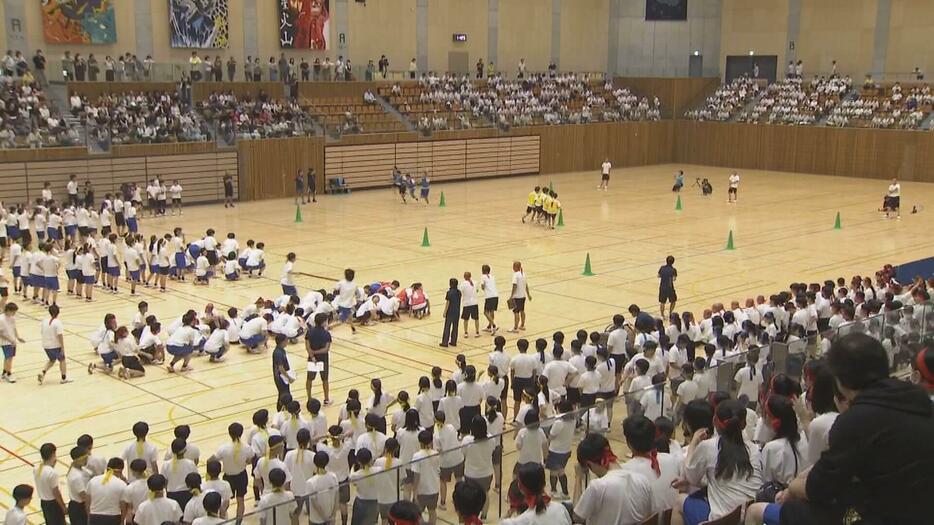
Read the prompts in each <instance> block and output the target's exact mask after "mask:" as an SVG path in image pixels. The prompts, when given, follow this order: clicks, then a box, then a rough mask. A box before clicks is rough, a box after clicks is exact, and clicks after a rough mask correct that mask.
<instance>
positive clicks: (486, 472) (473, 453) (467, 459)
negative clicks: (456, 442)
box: [461, 435, 496, 479]
mask: <svg viewBox="0 0 934 525" xmlns="http://www.w3.org/2000/svg"><path fill="white" fill-rule="evenodd" d="M461 444H462V445H464V448H463V449H462V450H463V451H464V475H465V476H467V477H468V478H475V479H480V478H485V477H487V476H492V475H493V449H494V448H496V440H495V439H493V438H490V439H484V440H483V441H476V440H475V439H474V437H473V436H470V435H469V436H464V439H463V440H461ZM468 445H469V446H468Z"/></svg>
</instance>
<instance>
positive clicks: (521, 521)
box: [500, 463, 571, 525]
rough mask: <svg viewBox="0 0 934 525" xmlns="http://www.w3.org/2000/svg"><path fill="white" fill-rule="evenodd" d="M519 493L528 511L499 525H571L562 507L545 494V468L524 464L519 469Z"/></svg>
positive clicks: (569, 517) (569, 518)
mask: <svg viewBox="0 0 934 525" xmlns="http://www.w3.org/2000/svg"><path fill="white" fill-rule="evenodd" d="M518 481H519V491H520V492H522V496H523V497H524V498H525V502H526V505H528V507H529V508H528V510H526V511H525V512H524V513H522V514H520V515H519V516H516V517H515V518H508V519H504V520H503V521H501V522H500V523H501V525H571V516H570V514H568V510H567V509H566V508H565V507H564V505H562V504H560V503H557V502H553V501H551V498H550V497H548V495H547V494H545V467H543V466H541V465H540V464H538V463H526V464H524V465H522V466H521V467H519V473H518Z"/></svg>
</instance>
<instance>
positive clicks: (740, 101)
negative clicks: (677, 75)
mask: <svg viewBox="0 0 934 525" xmlns="http://www.w3.org/2000/svg"><path fill="white" fill-rule="evenodd" d="M762 82H764V81H760V80H757V79H752V78H749V77H745V76H744V77H737V78H735V79H733V81H731V82H730V83H729V84H726V85H723V86H720V87H719V88H718V89H717V91H715V92H714V94H713V95H710V96H709V97H707V100H706V101H705V102H704V106H703V107H701V108H699V109H692V110H690V111H688V112H687V113H686V114H685V117H687V118H688V119H691V120H714V121H720V122H726V121H728V120H730V119H732V118H733V117H734V116H735V115H736V114H737V113H738V112H740V111H741V110H742V109H743V107H745V106H746V104H748V103H749V102H750V101H751V100H752V99H753V98H755V97H756V96H757V95H758V94H759V91H760V89H761V88H762V86H761V85H760V83H762Z"/></svg>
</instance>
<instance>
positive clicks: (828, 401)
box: [806, 362, 839, 465]
mask: <svg viewBox="0 0 934 525" xmlns="http://www.w3.org/2000/svg"><path fill="white" fill-rule="evenodd" d="M820 363H821V364H820V365H818V366H816V367H813V368H812V377H813V379H812V380H811V386H810V387H809V388H808V393H807V394H808V395H807V402H808V407H809V408H810V411H811V412H812V413H813V414H815V416H816V417H814V419H811V421H810V423H808V424H807V426H806V429H807V443H808V449H807V456H806V461H807V463H808V464H809V465H813V464H815V463H817V460H818V459H820V456H821V453H823V452H824V451H825V450H827V449H828V448H830V429H831V428H832V427H833V424H834V421H836V419H837V416H838V415H839V414H837V405H836V403H835V402H834V396H835V385H834V378H833V375H832V374H831V373H830V370H829V369H828V368H827V365H826V364H825V363H823V362H820Z"/></svg>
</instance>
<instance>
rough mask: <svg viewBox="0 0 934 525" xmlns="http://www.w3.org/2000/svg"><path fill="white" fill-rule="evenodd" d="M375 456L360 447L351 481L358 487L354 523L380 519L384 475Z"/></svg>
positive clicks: (372, 521) (354, 504) (354, 503)
mask: <svg viewBox="0 0 934 525" xmlns="http://www.w3.org/2000/svg"><path fill="white" fill-rule="evenodd" d="M373 456H374V454H373V452H372V451H371V450H369V449H358V450H357V469H356V470H354V471H353V472H352V473H351V474H350V481H351V482H352V483H353V485H354V486H355V487H356V488H357V497H356V499H354V502H353V519H354V521H353V522H354V523H360V524H364V523H376V522H377V520H378V519H379V486H380V480H381V478H382V477H381V476H379V475H378V474H379V473H380V472H382V469H381V468H380V467H376V466H372V463H373ZM267 525H268V524H267Z"/></svg>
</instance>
